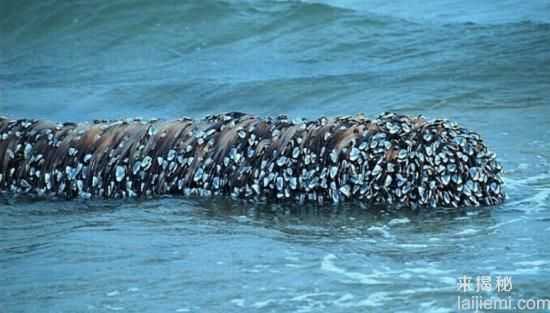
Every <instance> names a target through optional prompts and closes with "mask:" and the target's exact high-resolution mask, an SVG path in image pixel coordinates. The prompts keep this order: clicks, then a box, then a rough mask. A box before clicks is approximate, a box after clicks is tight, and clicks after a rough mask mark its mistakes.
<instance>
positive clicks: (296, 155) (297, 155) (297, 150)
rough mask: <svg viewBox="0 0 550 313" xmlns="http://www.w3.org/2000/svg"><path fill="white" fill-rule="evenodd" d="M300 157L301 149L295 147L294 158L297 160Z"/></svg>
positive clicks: (293, 150)
mask: <svg viewBox="0 0 550 313" xmlns="http://www.w3.org/2000/svg"><path fill="white" fill-rule="evenodd" d="M299 156H300V148H299V147H294V149H292V158H294V159H297V158H298V157H299Z"/></svg>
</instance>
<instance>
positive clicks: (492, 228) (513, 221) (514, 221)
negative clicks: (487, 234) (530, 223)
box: [487, 216, 526, 230]
mask: <svg viewBox="0 0 550 313" xmlns="http://www.w3.org/2000/svg"><path fill="white" fill-rule="evenodd" d="M525 219H526V217H524V216H522V217H519V218H515V219H513V220H509V221H506V222H502V223H497V224H495V225H493V226H489V227H487V229H489V230H494V229H497V228H500V227H502V226H504V225H508V224H512V223H517V222H520V221H523V220H525Z"/></svg>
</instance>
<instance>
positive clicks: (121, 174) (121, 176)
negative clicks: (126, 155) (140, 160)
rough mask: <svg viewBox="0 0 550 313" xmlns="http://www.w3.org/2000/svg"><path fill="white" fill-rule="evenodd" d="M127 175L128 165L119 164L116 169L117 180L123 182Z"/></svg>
mask: <svg viewBox="0 0 550 313" xmlns="http://www.w3.org/2000/svg"><path fill="white" fill-rule="evenodd" d="M124 176H126V167H124V166H120V165H117V167H116V169H115V178H116V181H117V182H121V181H122V180H123V179H124Z"/></svg>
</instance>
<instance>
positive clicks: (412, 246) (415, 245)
mask: <svg viewBox="0 0 550 313" xmlns="http://www.w3.org/2000/svg"><path fill="white" fill-rule="evenodd" d="M397 246H398V247H399V248H403V249H424V248H428V247H429V246H428V245H425V244H422V243H401V244H398V245H397Z"/></svg>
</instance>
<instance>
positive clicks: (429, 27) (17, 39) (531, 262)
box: [0, 0, 550, 312]
mask: <svg viewBox="0 0 550 313" xmlns="http://www.w3.org/2000/svg"><path fill="white" fill-rule="evenodd" d="M549 12H550V4H549V3H548V2H547V1H517V0H514V1H499V2H494V1H452V0H444V1H438V2H435V1H433V2H430V1H424V2H422V3H417V4H415V5H412V4H411V3H410V2H408V1H396V2H392V3H391V4H388V3H387V2H386V1H378V0H374V1H337V0H326V1H303V2H300V1H244V0H242V1H241V0H239V1H233V0H232V1H163V2H151V1H125V0H123V1H117V2H110V1H86V2H85V1H54V0H51V1H40V2H37V1H2V2H1V3H0V37H1V38H2V40H1V42H0V114H2V115H7V116H10V117H14V118H15V117H33V118H42V119H50V120H73V121H83V120H91V119H114V118H121V117H134V116H142V117H153V116H154V117H160V118H174V117H177V116H190V117H194V118H195V117H201V116H203V115H205V114H208V113H214V112H224V111H245V112H249V113H253V114H259V115H263V116H265V115H276V114H281V113H286V114H289V115H290V116H291V117H308V118H314V117H318V116H320V115H326V116H336V115H341V114H355V113H357V112H364V113H365V114H367V115H376V114H378V113H380V112H383V111H396V112H400V113H406V114H415V115H416V114H423V115H425V116H427V117H430V118H436V117H447V118H449V119H453V120H456V121H458V122H460V123H461V124H462V125H464V126H466V127H469V128H472V129H475V130H477V131H478V132H479V133H480V134H481V135H482V136H483V137H484V138H486V141H487V144H488V145H489V146H490V148H491V149H492V150H493V151H495V152H496V153H497V156H498V157H499V159H500V160H501V161H502V163H503V165H504V167H505V182H506V191H507V194H508V200H507V202H506V203H505V204H503V205H501V206H498V207H495V208H488V209H481V210H468V211H460V212H445V211H442V210H436V211H434V212H420V213H411V212H387V213H376V212H373V210H368V209H364V208H361V207H360V206H358V205H345V206H340V207H333V208H326V209H316V208H297V207H292V206H277V205H266V204H261V203H260V204H258V203H256V204H254V203H241V202H239V201H232V200H228V199H209V200H205V199H195V198H159V199H155V200H151V201H141V202H140V201H128V202H117V201H95V202H80V201H70V202H66V201H29V200H28V199H13V198H2V201H1V202H0V311H2V312H4V311H5V312H109V311H124V312H362V311H367V312H397V311H403V312H411V311H412V312H453V311H456V300H457V296H458V295H459V293H458V291H457V289H456V281H457V278H458V277H460V276H462V275H470V276H474V277H475V276H477V275H491V276H492V277H493V279H494V278H495V277H496V276H498V275H510V276H512V279H513V284H514V285H513V291H512V293H511V294H510V295H511V296H512V297H513V298H514V299H519V298H544V297H548V290H550V248H549V246H548V240H549V239H550V163H549V161H550V143H549V141H548V138H549V136H550V108H549V106H550V92H549V90H550V13H549ZM484 295H485V296H487V297H490V296H507V295H506V294H504V295H502V294H498V293H496V292H490V293H487V294H484Z"/></svg>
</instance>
